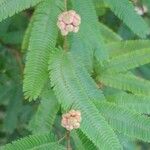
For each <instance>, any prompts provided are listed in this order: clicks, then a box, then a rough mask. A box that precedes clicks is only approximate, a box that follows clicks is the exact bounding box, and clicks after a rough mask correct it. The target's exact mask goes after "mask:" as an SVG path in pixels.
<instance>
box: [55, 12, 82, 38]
mask: <svg viewBox="0 0 150 150" xmlns="http://www.w3.org/2000/svg"><path fill="white" fill-rule="evenodd" d="M80 23H81V18H80V16H79V15H78V14H77V13H76V12H75V11H74V10H69V11H66V12H63V13H61V14H60V15H59V16H58V22H57V26H58V28H59V29H60V30H61V34H62V35H63V36H65V35H67V34H68V33H69V32H75V33H76V32H78V31H79V25H80Z"/></svg>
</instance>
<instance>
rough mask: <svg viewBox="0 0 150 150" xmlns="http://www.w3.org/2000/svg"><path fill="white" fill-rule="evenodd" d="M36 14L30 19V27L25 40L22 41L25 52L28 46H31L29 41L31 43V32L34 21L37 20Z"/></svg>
mask: <svg viewBox="0 0 150 150" xmlns="http://www.w3.org/2000/svg"><path fill="white" fill-rule="evenodd" d="M35 16H36V15H34V14H33V16H32V17H31V19H30V22H29V24H28V27H27V29H26V31H25V34H24V37H23V41H22V45H21V49H22V51H23V52H24V51H25V50H27V49H28V46H29V43H30V38H31V32H32V28H33V24H34V21H35V20H34V17H35Z"/></svg>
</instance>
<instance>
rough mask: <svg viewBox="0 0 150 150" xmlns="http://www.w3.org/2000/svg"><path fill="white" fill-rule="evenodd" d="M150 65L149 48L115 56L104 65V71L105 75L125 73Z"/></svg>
mask: <svg viewBox="0 0 150 150" xmlns="http://www.w3.org/2000/svg"><path fill="white" fill-rule="evenodd" d="M148 63H150V48H146V49H141V50H136V51H131V52H128V53H125V54H123V55H119V56H116V57H114V58H112V59H110V60H109V61H108V62H106V63H105V65H104V69H105V72H107V73H118V72H125V71H128V70H130V69H134V68H136V67H140V66H141V65H144V64H148Z"/></svg>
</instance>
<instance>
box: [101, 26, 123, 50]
mask: <svg viewBox="0 0 150 150" xmlns="http://www.w3.org/2000/svg"><path fill="white" fill-rule="evenodd" d="M99 30H100V32H101V34H102V37H103V39H104V41H105V42H107V43H109V42H116V41H121V40H122V38H121V37H120V36H119V35H118V34H117V33H115V32H114V31H113V30H112V29H110V28H109V27H107V26H106V25H104V24H103V23H100V24H99ZM110 45H111V44H110ZM110 48H111V47H110Z"/></svg>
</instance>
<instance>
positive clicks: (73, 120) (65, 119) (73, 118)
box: [61, 110, 81, 131]
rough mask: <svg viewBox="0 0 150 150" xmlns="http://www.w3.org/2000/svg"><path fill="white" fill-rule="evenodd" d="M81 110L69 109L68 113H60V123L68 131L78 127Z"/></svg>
mask: <svg viewBox="0 0 150 150" xmlns="http://www.w3.org/2000/svg"><path fill="white" fill-rule="evenodd" d="M80 123H81V112H80V111H75V110H71V111H69V112H68V113H66V114H64V115H62V120H61V125H62V126H63V127H64V128H66V129H67V130H68V131H71V130H73V129H78V128H80Z"/></svg>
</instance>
